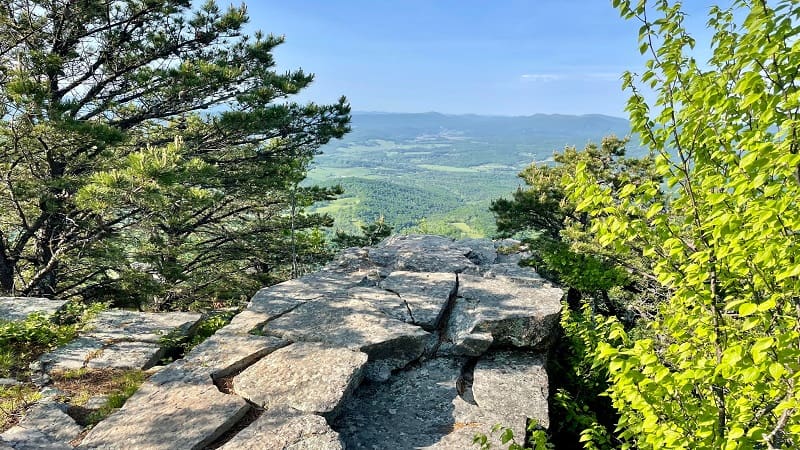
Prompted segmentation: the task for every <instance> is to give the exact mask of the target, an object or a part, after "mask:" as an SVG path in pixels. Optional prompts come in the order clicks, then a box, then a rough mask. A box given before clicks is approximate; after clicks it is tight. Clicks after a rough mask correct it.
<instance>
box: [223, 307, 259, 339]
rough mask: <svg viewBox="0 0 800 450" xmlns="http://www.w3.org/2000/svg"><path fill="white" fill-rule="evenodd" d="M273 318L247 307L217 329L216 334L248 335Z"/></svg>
mask: <svg viewBox="0 0 800 450" xmlns="http://www.w3.org/2000/svg"><path fill="white" fill-rule="evenodd" d="M270 318H271V316H270V315H268V314H264V313H259V312H255V311H251V310H249V309H246V310H244V311H242V312H240V313H239V314H236V315H235V316H233V319H231V321H230V323H228V324H227V325H225V326H224V327H222V328H220V329H219V330H217V333H216V334H240V335H246V334H249V333H251V332H253V331H260V328H261V327H262V326H263V325H264V324H265V323H266V322H267V321H268V320H269V319H270Z"/></svg>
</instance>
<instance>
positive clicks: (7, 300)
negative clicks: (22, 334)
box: [0, 297, 67, 322]
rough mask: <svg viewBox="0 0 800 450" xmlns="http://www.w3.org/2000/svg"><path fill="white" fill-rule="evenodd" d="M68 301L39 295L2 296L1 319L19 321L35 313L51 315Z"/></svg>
mask: <svg viewBox="0 0 800 450" xmlns="http://www.w3.org/2000/svg"><path fill="white" fill-rule="evenodd" d="M66 303H67V301H66V300H51V299H49V298H39V297H0V320H8V321H11V322H19V321H22V320H25V319H26V318H27V317H28V316H29V315H31V314H33V313H41V314H44V315H45V316H51V315H53V314H55V313H56V311H58V310H59V309H61V308H62V307H63V306H64V305H65V304H66Z"/></svg>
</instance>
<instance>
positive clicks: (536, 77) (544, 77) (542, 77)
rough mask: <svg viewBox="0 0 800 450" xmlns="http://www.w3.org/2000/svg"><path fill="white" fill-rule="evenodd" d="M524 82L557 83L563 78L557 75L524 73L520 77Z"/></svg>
mask: <svg viewBox="0 0 800 450" xmlns="http://www.w3.org/2000/svg"><path fill="white" fill-rule="evenodd" d="M520 78H522V79H523V80H525V81H541V82H545V83H546V82H549V81H558V80H561V79H563V78H564V76H563V75H557V74H554V73H526V74H523V75H521V76H520Z"/></svg>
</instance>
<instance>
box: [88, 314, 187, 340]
mask: <svg viewBox="0 0 800 450" xmlns="http://www.w3.org/2000/svg"><path fill="white" fill-rule="evenodd" d="M200 317H201V315H200V314H197V313H188V312H171V313H143V312H136V311H124V310H110V311H103V312H101V313H100V314H98V315H97V317H95V318H94V319H93V320H91V321H90V322H89V323H88V324H87V327H86V331H85V332H84V333H83V334H84V335H86V336H90V337H94V338H96V339H100V340H103V341H106V342H117V341H137V342H152V343H155V344H157V343H159V342H160V340H161V338H162V337H163V336H164V335H166V334H168V333H170V332H173V331H174V332H177V333H179V334H181V335H186V334H189V333H190V331H191V329H192V328H193V327H194V326H195V325H196V324H197V322H198V321H199V320H200Z"/></svg>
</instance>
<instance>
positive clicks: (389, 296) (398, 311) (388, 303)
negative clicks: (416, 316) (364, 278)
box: [344, 287, 414, 323]
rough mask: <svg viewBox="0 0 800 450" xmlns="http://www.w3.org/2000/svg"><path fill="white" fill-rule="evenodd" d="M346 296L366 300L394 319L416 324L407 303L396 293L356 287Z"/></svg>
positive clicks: (348, 291) (349, 290)
mask: <svg viewBox="0 0 800 450" xmlns="http://www.w3.org/2000/svg"><path fill="white" fill-rule="evenodd" d="M344 295H346V296H348V297H350V298H354V299H357V300H364V301H365V302H367V303H369V304H371V305H372V306H374V307H375V308H376V309H378V310H380V311H381V312H383V313H384V314H386V315H387V316H389V317H391V318H393V319H397V320H399V321H401V322H406V323H413V322H414V321H413V319H412V317H411V311H410V310H409V308H408V306H407V305H406V302H404V301H403V299H402V298H401V297H400V296H399V295H397V294H396V293H394V292H389V291H387V290H384V289H379V288H374V287H354V288H350V289H348V290H347V292H346V294H344Z"/></svg>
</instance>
